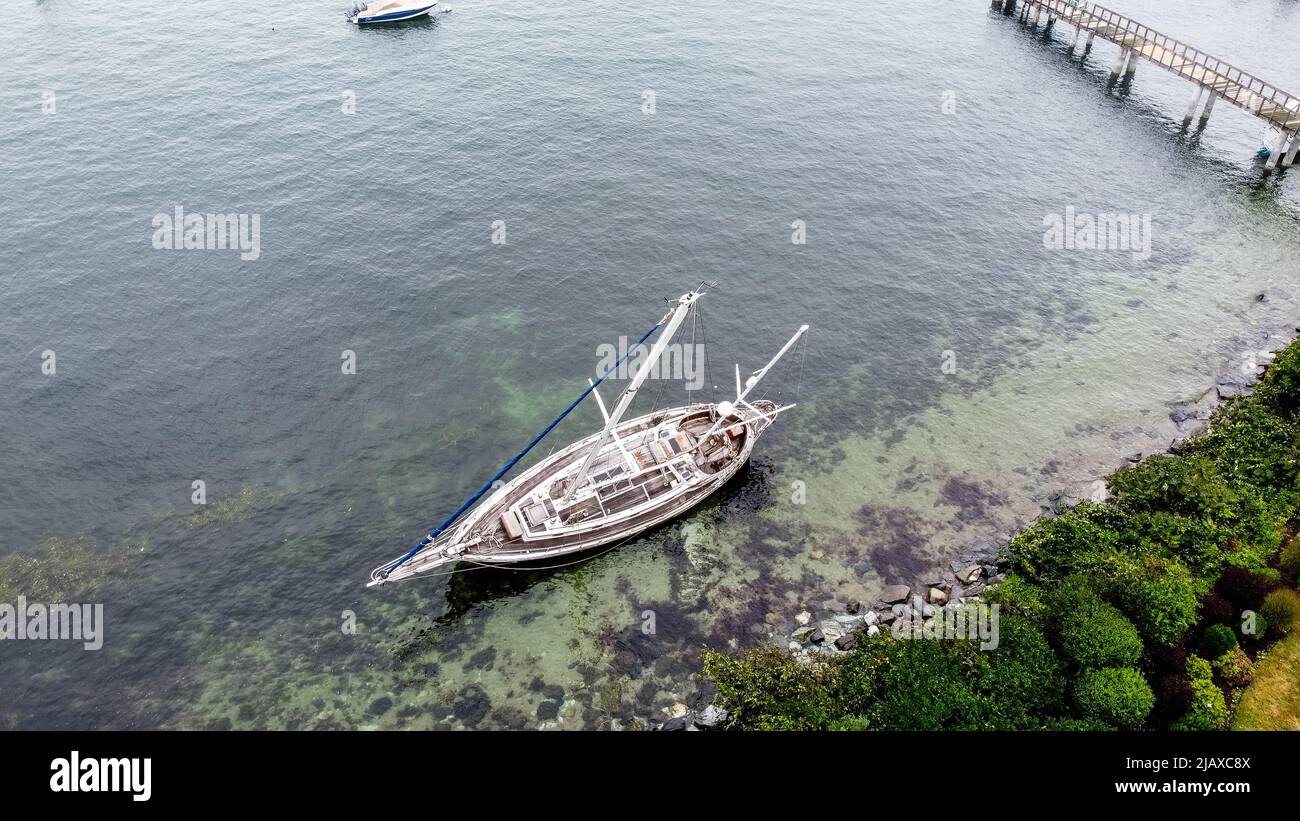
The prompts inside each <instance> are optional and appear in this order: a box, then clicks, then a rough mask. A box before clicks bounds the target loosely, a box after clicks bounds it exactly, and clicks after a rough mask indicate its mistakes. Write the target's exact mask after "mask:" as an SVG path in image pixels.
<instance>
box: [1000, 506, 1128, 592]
mask: <svg viewBox="0 0 1300 821" xmlns="http://www.w3.org/2000/svg"><path fill="white" fill-rule="evenodd" d="M1124 529H1125V525H1124V516H1123V514H1122V513H1120V512H1119V511H1118V510H1116V509H1115V508H1114V506H1112V505H1098V504H1093V503H1091V502H1084V503H1083V504H1081V505H1079V506H1078V507H1075V508H1071V509H1070V510H1067V511H1066V512H1065V513H1062V514H1061V515H1060V516H1056V517H1054V518H1051V519H1039V520H1038V521H1037V522H1035V523H1034V524H1032V525H1030V526H1029V527H1028V528H1027V529H1026V530H1024V531H1023V532H1021V533H1020V535H1018V536H1016V537H1015V538H1014V539H1012V540H1011V542H1010V544H1008V545H1007V553H1008V556H1009V558H1010V563H1011V566H1012V569H1013V570H1015V571H1017V572H1019V573H1023V574H1024V575H1025V576H1026V577H1028V578H1029V579H1031V580H1035V581H1040V582H1042V581H1053V580H1056V579H1061V578H1063V577H1065V576H1067V575H1069V574H1070V573H1074V572H1078V571H1082V570H1090V569H1094V568H1096V567H1098V566H1099V563H1100V561H1101V557H1102V556H1104V555H1105V554H1107V553H1110V552H1113V551H1114V550H1116V549H1118V547H1119V545H1120V533H1121V531H1122V530H1124Z"/></svg>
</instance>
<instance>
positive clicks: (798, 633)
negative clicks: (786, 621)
mask: <svg viewBox="0 0 1300 821" xmlns="http://www.w3.org/2000/svg"><path fill="white" fill-rule="evenodd" d="M816 630H817V628H816V627H815V626H813V625H811V624H810V625H808V626H807V627H798V628H795V631H794V632H793V633H791V634H790V638H792V639H794V640H796V641H807V640H808V637H809V636H811V635H812V634H813V633H814V632H816Z"/></svg>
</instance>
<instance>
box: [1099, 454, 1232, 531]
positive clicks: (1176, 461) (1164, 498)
mask: <svg viewBox="0 0 1300 821" xmlns="http://www.w3.org/2000/svg"><path fill="white" fill-rule="evenodd" d="M1106 483H1107V485H1108V486H1109V487H1110V490H1111V493H1113V494H1114V495H1115V501H1116V503H1117V504H1119V506H1120V507H1121V508H1123V509H1124V510H1127V511H1140V512H1144V513H1149V512H1152V511H1169V512H1170V513H1178V514H1181V515H1184V516H1191V517H1194V518H1202V519H1208V520H1210V521H1214V522H1220V521H1223V522H1229V521H1232V519H1233V518H1234V517H1235V508H1236V506H1237V493H1236V492H1235V491H1234V490H1233V489H1232V488H1231V487H1230V486H1229V485H1228V483H1227V482H1226V481H1225V480H1224V478H1223V476H1221V475H1220V474H1219V470H1218V466H1217V465H1215V463H1214V462H1213V461H1212V460H1211V459H1209V458H1207V457H1205V456H1204V455H1199V454H1198V455H1194V456H1193V455H1188V456H1149V457H1147V458H1146V459H1144V460H1142V462H1141V463H1140V464H1138V465H1135V466H1134V467H1131V468H1129V469H1128V470H1122V471H1120V472H1118V473H1115V474H1112V475H1111V476H1110V477H1109V479H1107V482H1106Z"/></svg>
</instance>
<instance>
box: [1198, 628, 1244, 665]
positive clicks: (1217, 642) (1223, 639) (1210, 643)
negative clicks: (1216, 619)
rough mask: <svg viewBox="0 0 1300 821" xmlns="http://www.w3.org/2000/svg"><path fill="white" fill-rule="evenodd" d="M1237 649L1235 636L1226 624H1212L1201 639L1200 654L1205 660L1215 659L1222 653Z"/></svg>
mask: <svg viewBox="0 0 1300 821" xmlns="http://www.w3.org/2000/svg"><path fill="white" fill-rule="evenodd" d="M1236 649H1237V634H1236V633H1234V632H1232V628H1231V627H1229V626H1228V625H1226V624H1212V625H1210V626H1209V627H1207V628H1206V629H1205V635H1204V636H1202V637H1201V652H1203V653H1205V657H1206V658H1212V659H1217V658H1219V657H1220V656H1222V655H1223V654H1224V653H1227V652H1230V651H1232V650H1236Z"/></svg>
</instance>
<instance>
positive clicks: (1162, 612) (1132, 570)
mask: <svg viewBox="0 0 1300 821" xmlns="http://www.w3.org/2000/svg"><path fill="white" fill-rule="evenodd" d="M1107 590H1108V591H1109V593H1110V596H1111V598H1112V599H1113V600H1114V601H1115V603H1116V604H1118V605H1119V608H1120V609H1121V610H1123V611H1124V614H1125V615H1127V616H1128V617H1129V619H1131V620H1132V621H1133V623H1134V624H1135V625H1136V626H1137V629H1138V632H1139V633H1141V634H1142V637H1143V638H1144V639H1146V640H1147V641H1148V642H1150V643H1151V644H1173V643H1174V642H1176V641H1178V639H1180V638H1181V637H1182V636H1183V634H1184V633H1186V632H1187V630H1188V629H1189V628H1190V627H1191V626H1192V625H1193V624H1195V623H1196V611H1197V608H1198V607H1199V605H1200V597H1201V593H1202V592H1204V591H1202V590H1198V582H1197V580H1196V579H1195V577H1193V576H1192V574H1191V572H1190V571H1188V569H1187V567H1186V566H1184V565H1183V564H1182V563H1180V562H1178V561H1177V560H1164V559H1158V558H1154V557H1153V558H1147V559H1142V560H1138V559H1133V558H1131V557H1119V558H1117V559H1116V561H1115V562H1114V565H1113V568H1112V571H1111V573H1110V574H1109V575H1108V576H1107Z"/></svg>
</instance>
